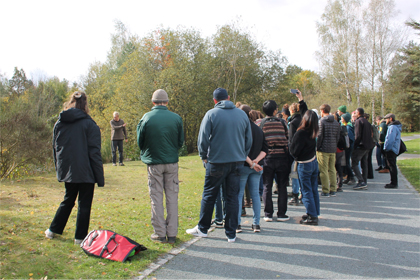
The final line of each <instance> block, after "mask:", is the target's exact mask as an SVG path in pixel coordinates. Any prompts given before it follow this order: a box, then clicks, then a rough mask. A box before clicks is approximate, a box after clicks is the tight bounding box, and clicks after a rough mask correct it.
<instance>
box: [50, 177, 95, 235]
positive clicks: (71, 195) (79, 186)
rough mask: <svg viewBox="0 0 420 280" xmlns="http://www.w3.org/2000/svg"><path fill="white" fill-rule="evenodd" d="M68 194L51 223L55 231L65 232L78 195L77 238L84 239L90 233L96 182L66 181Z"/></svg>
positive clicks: (58, 232) (51, 227) (52, 229)
mask: <svg viewBox="0 0 420 280" xmlns="http://www.w3.org/2000/svg"><path fill="white" fill-rule="evenodd" d="M64 185H65V187H66V194H65V195H64V200H63V201H62V202H61V204H60V206H58V209H57V212H56V213H55V217H54V219H53V221H52V222H51V225H50V230H51V231H52V232H53V233H57V234H63V231H64V228H65V227H66V224H67V221H68V219H69V216H70V214H71V211H72V209H73V207H74V204H75V201H76V197H77V195H79V199H78V209H77V220H76V233H75V235H74V238H75V239H84V238H85V237H86V235H87V234H88V230H89V222H90V209H91V207H92V200H93V190H94V188H95V184H91V183H64Z"/></svg>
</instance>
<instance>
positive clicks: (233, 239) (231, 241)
mask: <svg viewBox="0 0 420 280" xmlns="http://www.w3.org/2000/svg"><path fill="white" fill-rule="evenodd" d="M235 241H236V236H235V238H232V239H230V238H228V242H229V243H233V242H235Z"/></svg>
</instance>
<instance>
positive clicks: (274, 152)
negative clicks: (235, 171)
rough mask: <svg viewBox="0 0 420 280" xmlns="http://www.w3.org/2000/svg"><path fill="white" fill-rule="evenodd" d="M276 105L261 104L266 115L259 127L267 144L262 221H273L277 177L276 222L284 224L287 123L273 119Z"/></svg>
mask: <svg viewBox="0 0 420 280" xmlns="http://www.w3.org/2000/svg"><path fill="white" fill-rule="evenodd" d="M277 108H278V107H277V103H276V102H275V101H274V100H267V101H265V102H264V104H263V111H264V113H265V114H266V115H267V117H266V118H264V119H263V120H262V121H261V123H260V127H261V129H262V131H263V132H264V137H265V139H266V140H267V144H268V147H269V148H268V154H267V156H266V158H265V160H264V167H263V168H264V172H263V184H264V191H263V201H264V221H266V222H271V221H273V213H274V208H273V193H272V189H273V179H274V176H275V175H276V176H277V183H278V198H277V221H279V222H285V221H288V220H289V219H290V218H289V216H287V215H286V212H287V184H288V183H289V172H290V166H289V147H288V130H287V123H286V121H284V120H283V119H279V118H276V117H274V116H275V115H276V113H277Z"/></svg>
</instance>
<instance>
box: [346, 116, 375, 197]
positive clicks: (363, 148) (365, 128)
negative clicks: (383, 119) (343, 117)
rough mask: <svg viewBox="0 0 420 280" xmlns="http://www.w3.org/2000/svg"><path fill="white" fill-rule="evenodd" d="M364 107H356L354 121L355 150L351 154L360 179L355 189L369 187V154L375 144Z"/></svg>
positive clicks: (353, 165)
mask: <svg viewBox="0 0 420 280" xmlns="http://www.w3.org/2000/svg"><path fill="white" fill-rule="evenodd" d="M364 114H365V111H364V110H363V108H357V109H356V117H357V119H356V121H355V123H354V133H355V139H354V150H353V154H352V156H351V167H352V169H353V172H354V174H355V175H356V177H357V179H358V181H359V182H358V183H357V185H356V186H354V187H353V189H354V190H360V189H367V177H368V174H367V173H368V172H367V171H368V156H369V152H370V150H371V149H372V148H373V147H374V146H375V144H374V143H373V139H372V128H371V124H370V123H369V122H368V120H367V119H365V118H364ZM359 162H360V164H361V167H362V170H363V176H362V174H361V173H360V169H359Z"/></svg>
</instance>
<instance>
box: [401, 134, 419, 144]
mask: <svg viewBox="0 0 420 280" xmlns="http://www.w3.org/2000/svg"><path fill="white" fill-rule="evenodd" d="M418 138H420V134H414V135H410V136H404V137H401V139H402V140H403V141H404V142H405V141H410V140H414V139H418Z"/></svg>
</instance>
